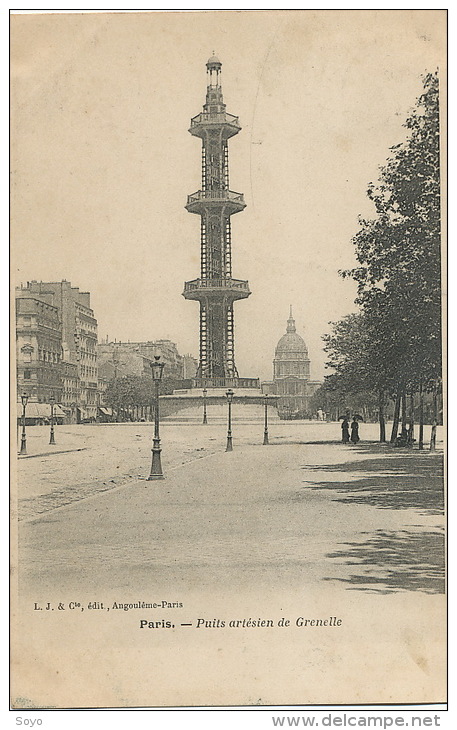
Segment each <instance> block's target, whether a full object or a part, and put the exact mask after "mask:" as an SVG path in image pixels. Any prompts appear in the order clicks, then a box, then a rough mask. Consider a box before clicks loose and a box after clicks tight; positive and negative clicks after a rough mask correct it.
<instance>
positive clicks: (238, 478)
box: [19, 427, 443, 593]
mask: <svg viewBox="0 0 457 730" xmlns="http://www.w3.org/2000/svg"><path fill="white" fill-rule="evenodd" d="M175 428H177V429H178V430H180V431H181V432H182V429H180V428H179V427H175ZM240 440H241V443H236V442H235V449H234V451H233V452H229V453H226V452H224V451H222V450H217V451H215V450H207V451H206V452H205V450H202V453H196V452H195V451H194V452H193V454H192V458H189V459H188V460H185V461H184V463H183V461H182V459H180V458H176V459H174V460H173V459H171V465H170V460H167V458H164V467H165V470H166V478H165V479H163V480H157V481H146V480H145V479H144V478H143V479H141V480H138V479H137V480H135V479H133V478H131V479H130V480H129V481H128V482H127V483H125V482H124V483H122V484H120V485H119V486H116V485H113V484H111V485H110V486H111V487H112V488H110V489H106V487H104V488H103V487H102V490H103V489H104V491H95V492H92V493H89V494H88V496H86V497H85V498H84V494H81V495H80V498H79V501H74V502H73V503H70V504H68V505H65V504H64V506H61V507H59V506H58V505H59V502H56V505H57V507H55V508H53V506H52V503H51V504H50V505H49V508H48V509H47V510H46V511H45V512H44V513H43V515H42V516H41V517H37V516H32V517H29V518H28V519H27V520H25V521H24V522H23V523H21V526H20V530H19V545H20V551H19V557H20V571H19V572H20V576H21V582H22V585H23V587H24V588H28V589H30V588H32V587H33V590H34V591H35V592H36V591H37V590H39V592H40V593H42V592H44V593H45V592H46V591H47V590H54V588H55V587H56V586H58V587H59V590H61V591H64V592H65V593H67V592H71V590H73V589H74V588H78V589H80V588H81V587H84V589H85V590H87V591H89V592H90V591H91V590H93V589H95V588H97V587H100V586H105V587H109V586H113V585H115V586H117V587H118V588H119V589H121V590H122V591H125V592H126V593H129V592H131V591H133V592H134V590H135V587H136V586H138V585H142V586H145V587H147V586H149V585H151V586H154V587H155V588H160V587H161V586H169V585H170V583H171V584H173V585H176V586H183V587H188V586H193V585H195V584H196V583H198V584H199V585H204V586H207V587H208V588H218V587H219V588H220V587H221V586H224V585H227V584H229V585H231V586H234V587H238V588H240V589H242V588H243V587H244V588H245V587H246V586H248V585H250V584H251V583H252V582H254V583H255V584H256V585H259V586H261V585H264V586H269V585H272V584H275V585H291V584H293V585H295V586H302V587H305V586H309V585H310V584H317V583H320V584H322V582H332V584H333V585H334V587H339V588H340V589H344V588H345V587H347V585H348V583H352V584H353V585H354V587H355V586H357V587H358V588H359V589H360V590H387V591H389V590H408V589H409V590H411V589H413V590H417V589H418V590H421V589H422V590H424V591H425V592H436V591H440V590H442V566H443V556H442V527H443V518H442V516H441V515H440V511H441V509H442V504H443V495H442V477H441V473H442V466H441V460H442V455H441V454H440V453H436V454H431V453H429V452H428V451H424V452H418V451H417V450H416V451H409V452H405V451H404V450H400V449H390V448H388V447H387V446H380V445H378V444H376V443H365V444H361V445H360V446H357V447H353V446H346V445H343V444H341V443H338V442H326V441H315V442H314V443H306V442H300V441H297V440H293V439H291V438H287V437H284V438H283V440H280V439H279V438H278V439H277V440H276V441H275V442H274V443H271V444H270V445H269V446H262V445H261V444H259V443H253V442H252V441H251V440H250V438H249V430H248V431H246V433H245V436H244V438H240ZM213 449H214V447H213ZM53 458H54V459H57V458H58V457H57V455H56V456H55V457H53ZM78 458H80V459H84V455H83V453H80V454H78ZM144 473H145V474H146V473H147V470H145V471H144ZM386 551H389V554H390V557H391V562H392V564H391V565H390V564H389V561H388V560H386V558H385V556H386V554H387V553H386ZM431 551H432V552H431ZM413 554H414V555H415V556H416V557H415V562H414V563H412V562H411V557H412V555H413ZM355 566H356V567H355ZM421 568H422V576H421ZM416 581H418V585H417V586H416V585H415V582H416ZM402 585H403V588H402Z"/></svg>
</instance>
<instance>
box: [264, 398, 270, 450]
mask: <svg viewBox="0 0 457 730" xmlns="http://www.w3.org/2000/svg"><path fill="white" fill-rule="evenodd" d="M264 403H265V428H264V430H263V445H264V446H268V444H269V443H270V442H269V441H268V393H267V394H266V395H265V401H264Z"/></svg>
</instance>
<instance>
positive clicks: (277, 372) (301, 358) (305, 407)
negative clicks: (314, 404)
mask: <svg viewBox="0 0 457 730" xmlns="http://www.w3.org/2000/svg"><path fill="white" fill-rule="evenodd" d="M269 385H271V384H269ZM272 385H273V388H272V389H271V390H272V391H273V393H274V394H275V395H276V396H277V397H278V398H277V403H278V414H279V416H280V418H284V419H291V418H310V417H311V415H312V414H311V412H310V399H311V396H312V395H313V393H314V392H315V391H316V390H317V388H318V387H319V385H320V383H319V382H317V381H311V380H310V359H309V356H308V348H307V346H306V343H305V341H304V339H303V337H301V336H300V335H299V334H298V332H297V328H296V326H295V320H294V318H293V315H292V307H291V308H290V315H289V319H288V320H287V328H286V332H285V334H284V335H283V336H282V337H281V339H280V340H279V342H278V344H277V345H276V350H275V357H274V360H273V384H272ZM270 392H271V391H270Z"/></svg>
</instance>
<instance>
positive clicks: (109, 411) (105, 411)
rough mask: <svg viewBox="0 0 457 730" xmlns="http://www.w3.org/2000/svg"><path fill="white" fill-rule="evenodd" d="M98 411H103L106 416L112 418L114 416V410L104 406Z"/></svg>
mask: <svg viewBox="0 0 457 730" xmlns="http://www.w3.org/2000/svg"><path fill="white" fill-rule="evenodd" d="M98 410H99V411H101V412H102V413H103V414H104V415H105V416H112V415H113V409H112V408H105V407H102V406H99V407H98Z"/></svg>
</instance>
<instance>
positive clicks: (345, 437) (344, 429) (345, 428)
mask: <svg viewBox="0 0 457 730" xmlns="http://www.w3.org/2000/svg"><path fill="white" fill-rule="evenodd" d="M341 437H342V438H341V440H342V441H343V444H348V443H349V421H348V419H347V418H345V419H343V422H342V424H341Z"/></svg>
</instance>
